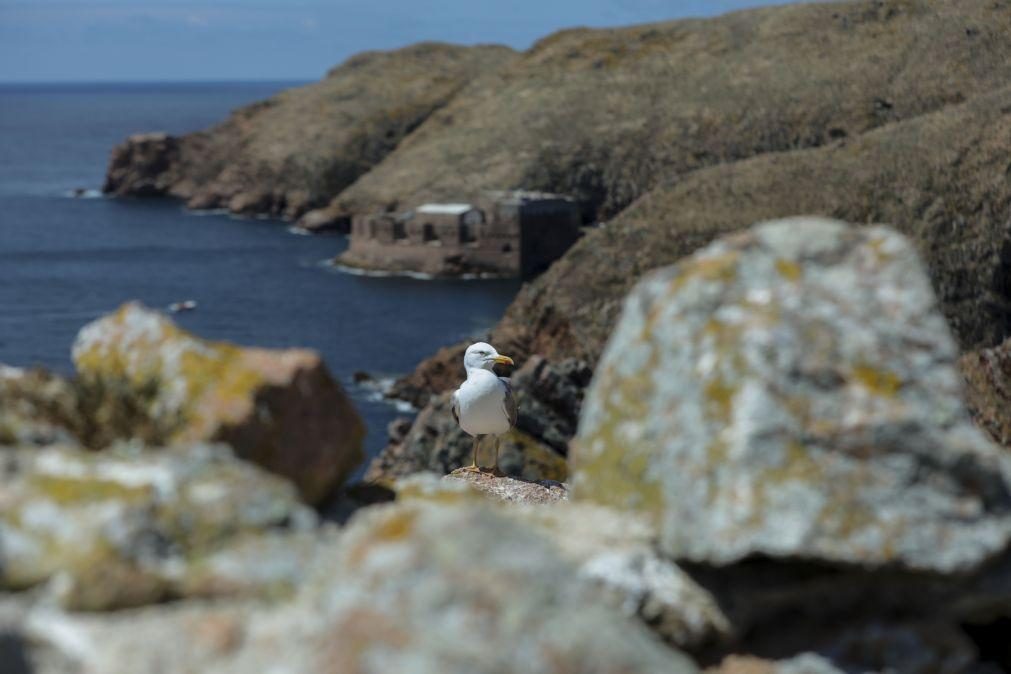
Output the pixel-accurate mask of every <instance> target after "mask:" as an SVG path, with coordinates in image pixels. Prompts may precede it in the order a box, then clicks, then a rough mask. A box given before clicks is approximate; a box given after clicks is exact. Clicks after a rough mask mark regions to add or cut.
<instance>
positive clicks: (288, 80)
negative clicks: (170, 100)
mask: <svg viewBox="0 0 1011 674" xmlns="http://www.w3.org/2000/svg"><path fill="white" fill-rule="evenodd" d="M321 79H323V78H322V77H317V78H315V79H313V78H306V77H270V78H245V77H241V78H240V77H235V78H231V77H214V78H190V79H183V78H164V79H161V78H157V79H150V80H138V79H109V80H101V79H96V80H91V79H81V80H56V79H54V80H0V87H2V86H53V85H62V86H88V85H147V84H293V83H298V84H305V83H310V82H318V81H320V80H321Z"/></svg>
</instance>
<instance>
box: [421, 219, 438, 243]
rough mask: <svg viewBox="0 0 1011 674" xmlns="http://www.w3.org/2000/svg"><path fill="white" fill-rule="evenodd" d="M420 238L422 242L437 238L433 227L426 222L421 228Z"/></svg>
mask: <svg viewBox="0 0 1011 674" xmlns="http://www.w3.org/2000/svg"><path fill="white" fill-rule="evenodd" d="M421 238H422V240H424V241H435V240H437V239H438V237H437V236H435V225H433V224H432V223H430V222H426V223H425V224H424V226H423V227H422V228H421Z"/></svg>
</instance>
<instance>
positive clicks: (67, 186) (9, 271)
mask: <svg viewBox="0 0 1011 674" xmlns="http://www.w3.org/2000/svg"><path fill="white" fill-rule="evenodd" d="M298 84H300V83H297V82H257V83H235V82H216V83H186V84H182V83H178V84H164V83H157V84H67V85H53V84H38V85H20V84H19V85H2V84H0V364H6V365H9V366H16V367H30V366H41V367H44V368H48V369H50V370H54V371H57V372H59V373H62V374H71V373H72V372H73V365H72V363H71V361H70V349H71V345H72V344H73V340H74V336H75V335H76V334H77V332H78V330H79V329H80V328H81V327H82V326H83V325H85V324H86V323H87V322H89V321H91V320H93V319H95V318H98V317H99V316H102V315H103V314H106V313H108V312H111V311H114V310H115V309H116V308H117V307H118V306H120V305H121V304H122V303H123V302H127V301H129V300H139V301H140V302H143V303H144V304H146V305H148V306H151V307H155V308H159V309H164V308H167V307H168V306H169V305H171V304H172V303H176V302H182V301H187V300H193V301H195V302H196V303H197V308H196V309H195V310H193V311H190V312H185V313H179V314H176V315H175V316H174V320H176V321H177V322H178V323H179V324H180V325H181V326H182V327H184V328H186V329H187V330H190V331H192V332H193V333H195V334H197V335H199V336H201V337H206V338H208V339H214V340H227V341H229V342H234V343H237V344H241V345H247V346H260V347H271V348H286V347H308V348H311V349H315V350H317V351H319V352H320V353H321V354H322V355H323V357H324V358H325V360H326V363H327V365H328V366H329V368H330V371H331V372H332V373H333V375H334V376H335V377H337V378H338V379H339V380H340V381H341V382H342V384H343V385H344V386H345V388H346V390H347V391H348V392H349V393H350V395H351V396H352V398H353V399H354V401H355V403H356V405H357V407H358V409H359V411H360V412H361V414H362V417H363V418H364V419H365V422H366V425H367V427H368V436H367V438H366V449H367V452H368V454H369V456H370V457H371V456H374V455H375V454H376V453H378V451H379V450H380V449H381V448H382V447H383V446H384V445H385V444H386V427H387V425H388V424H389V422H390V421H392V420H393V419H394V418H395V417H396V416H398V415H404V414H410V412H411V411H410V410H409V409H408V408H405V407H404V406H403V405H400V406H397V405H395V404H392V403H390V402H387V401H384V400H383V399H382V396H381V394H380V392H379V391H378V390H377V388H376V387H375V386H374V385H360V384H356V383H355V382H354V380H353V375H354V373H356V372H367V373H369V374H370V375H372V376H373V377H375V378H376V379H377V380H378V381H380V382H381V381H383V380H384V379H385V380H389V379H390V378H392V377H395V376H397V375H400V374H403V373H406V372H409V371H410V370H411V368H413V367H414V366H415V365H416V364H417V363H418V362H419V361H420V360H421V359H423V358H424V357H426V356H428V355H430V354H432V353H433V352H434V351H435V350H436V349H438V348H439V347H441V346H445V345H447V344H451V343H453V342H456V341H459V340H461V339H464V338H468V337H471V336H476V335H480V334H482V333H483V332H485V331H487V330H488V329H489V328H490V327H491V326H492V325H493V324H494V323H495V321H496V320H497V319H498V317H499V316H501V314H502V312H503V310H504V309H505V307H506V305H507V304H508V303H509V301H510V300H511V298H512V297H513V296H514V295H515V293H516V291H517V290H518V288H519V283H518V282H516V281H507V280H491V279H471V280H426V279H419V278H407V277H396V276H391V277H374V276H356V275H352V274H348V273H346V272H343V271H341V270H339V269H336V268H334V267H333V266H332V265H330V264H328V262H329V260H331V259H332V258H333V257H334V256H335V255H337V254H338V253H340V252H341V251H342V250H344V248H345V247H346V246H347V241H346V239H345V237H343V236H339V235H329V236H303V235H298V234H296V233H294V232H292V231H290V230H289V227H288V225H287V224H286V223H284V222H279V221H274V220H262V219H241V218H237V217H234V216H230V215H227V214H223V213H193V212H187V211H186V210H185V209H184V208H182V206H181V205H180V204H179V203H176V202H173V201H169V200H146V199H108V198H105V197H103V196H102V195H101V193H100V191H99V190H100V188H101V184H102V180H103V177H104V174H105V168H106V163H107V161H108V158H109V153H110V150H111V149H112V147H113V146H114V145H115V144H116V143H118V142H120V141H122V140H123V139H124V138H126V137H127V136H128V135H130V134H133V133H139V132H148V131H166V132H168V133H173V134H181V133H186V132H188V131H194V130H197V129H202V128H206V127H208V126H210V125H213V124H215V123H217V122H219V121H221V120H223V119H225V117H226V116H227V115H228V113H229V112H230V111H231V110H233V109H235V108H237V107H240V106H242V105H244V104H247V103H251V102H253V101H257V100H261V99H264V98H266V97H268V96H270V95H272V94H274V93H276V92H278V91H280V90H283V89H285V88H289V87H292V86H296V85H298ZM81 191H83V195H80V196H75V192H78V193H81Z"/></svg>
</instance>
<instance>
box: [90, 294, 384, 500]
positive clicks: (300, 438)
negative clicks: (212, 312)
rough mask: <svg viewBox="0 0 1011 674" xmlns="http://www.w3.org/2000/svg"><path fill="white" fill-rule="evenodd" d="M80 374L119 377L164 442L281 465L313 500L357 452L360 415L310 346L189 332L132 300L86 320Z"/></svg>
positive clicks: (355, 460) (340, 477)
mask: <svg viewBox="0 0 1011 674" xmlns="http://www.w3.org/2000/svg"><path fill="white" fill-rule="evenodd" d="M73 358H74V364H75V366H76V367H77V370H78V372H79V374H80V377H81V379H82V381H85V382H89V381H90V382H96V381H97V382H107V383H110V384H114V385H118V386H126V387H128V388H129V389H130V390H132V391H135V392H136V395H137V396H138V397H139V398H140V399H143V400H146V401H148V402H147V406H148V413H149V415H150V416H151V417H152V418H155V419H158V420H159V421H160V424H161V425H162V426H168V427H169V428H170V429H171V431H170V432H169V433H168V436H169V437H168V441H169V442H173V443H174V442H194V441H215V442H225V443H227V444H229V445H231V446H232V447H233V448H234V449H235V452H236V454H238V455H239V456H240V457H242V458H244V459H247V460H250V461H254V462H255V463H257V464H259V465H261V466H263V467H264V468H266V469H267V470H270V471H272V472H275V473H278V474H280V475H283V476H285V477H287V478H289V479H291V480H292V481H294V482H295V484H296V485H297V486H298V488H299V491H300V492H301V494H302V495H303V497H304V498H305V499H306V500H308V501H309V502H311V503H318V502H320V501H322V500H323V499H325V498H326V497H327V496H328V495H330V494H331V493H332V492H333V490H334V489H335V488H336V487H337V486H339V485H340V484H341V483H342V482H343V481H344V479H345V478H346V477H347V476H348V475H349V474H350V473H351V472H352V471H353V470H354V469H355V467H356V466H357V465H358V464H359V463H360V462H361V461H362V459H363V453H362V439H363V437H364V433H365V431H364V425H363V423H362V421H361V418H360V417H359V416H358V413H357V412H356V411H355V409H354V407H353V405H352V403H351V401H350V400H349V398H348V397H347V395H346V394H345V393H344V391H343V390H342V389H341V386H340V384H338V383H337V382H336V381H334V379H333V378H332V377H331V376H330V374H329V372H328V371H327V368H326V366H325V364H324V363H323V361H322V359H321V358H320V356H319V355H318V354H316V353H314V352H312V351H307V350H301V349H292V350H286V351H272V350H267V349H254V348H240V347H238V346H235V345H232V344H227V343H222V342H210V341H206V340H203V339H199V338H197V337H194V336H193V335H191V334H189V333H187V332H186V331H184V330H182V329H180V328H179V327H177V326H176V325H175V324H173V323H172V322H171V321H170V320H169V319H168V318H166V317H165V316H163V315H162V314H160V313H158V312H155V311H151V310H149V309H146V308H144V307H143V306H141V305H139V304H135V303H130V304H126V305H124V306H123V307H121V308H120V309H119V311H117V312H116V313H114V314H112V315H109V316H106V317H104V318H101V319H99V320H97V321H95V322H94V323H91V324H89V325H87V326H85V327H84V328H83V329H82V330H81V332H80V333H79V334H78V336H77V340H76V341H75V342H74V348H73Z"/></svg>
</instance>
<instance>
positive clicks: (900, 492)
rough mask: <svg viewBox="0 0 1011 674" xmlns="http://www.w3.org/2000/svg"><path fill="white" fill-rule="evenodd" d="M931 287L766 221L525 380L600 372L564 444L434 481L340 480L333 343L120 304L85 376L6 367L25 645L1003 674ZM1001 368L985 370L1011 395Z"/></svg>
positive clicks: (1, 378)
mask: <svg viewBox="0 0 1011 674" xmlns="http://www.w3.org/2000/svg"><path fill="white" fill-rule="evenodd" d="M938 306H939V305H938V303H937V300H936V297H935V295H934V292H933V290H932V288H931V284H930V281H929V278H928V276H927V274H926V271H925V267H924V265H923V263H922V261H921V259H920V257H919V255H918V254H917V252H916V249H915V246H914V245H913V243H912V242H911V241H910V240H909V239H907V238H905V237H903V236H902V235H900V234H899V233H898V232H897V231H896V230H894V229H891V228H888V227H883V226H875V227H856V226H852V225H847V224H844V223H841V222H838V221H831V220H825V219H817V218H796V219H788V220H780V221H774V222H767V223H760V224H758V225H756V226H754V227H753V228H750V229H748V230H745V231H742V232H740V233H737V234H734V235H730V236H727V237H723V238H721V239H719V240H718V241H716V242H714V243H713V244H712V245H710V246H708V247H706V248H704V249H702V250H700V251H699V252H697V253H695V254H694V255H691V256H688V257H686V258H684V259H682V260H681V261H680V262H678V263H677V264H675V265H673V266H670V267H668V268H664V269H661V270H658V271H656V272H654V273H653V274H651V275H649V276H648V277H647V278H646V279H645V280H643V281H642V282H641V283H639V284H638V285H637V286H636V287H635V288H634V289H633V291H632V292H631V293H630V295H629V296H628V298H627V299H626V300H625V302H624V309H623V311H622V314H621V317H620V320H619V322H618V326H617V328H616V330H615V332H614V334H613V336H612V338H611V340H610V341H609V344H608V346H607V349H606V351H605V352H604V354H603V355H602V357H601V360H600V362H599V364H598V366H597V369H596V373H595V375H594V376H593V378H592V381H591V382H588V384H583V383H582V380H581V378H582V377H583V376H586V374H585V373H586V372H587V368H586V366H585V365H583V366H579V367H574V368H572V369H563V370H558V369H554V368H551V367H550V366H549V364H548V363H547V362H546V361H545V360H543V359H540V358H533V359H531V360H530V361H529V362H528V363H526V364H525V365H524V366H523V367H522V368H521V369H520V371H519V372H518V373H517V375H516V379H517V380H519V381H521V382H522V381H527V382H528V386H530V387H533V388H534V389H536V390H541V391H548V392H553V393H554V394H555V395H561V394H562V393H564V392H565V391H566V390H567V388H566V387H576V389H578V390H582V389H580V388H579V387H580V386H582V387H583V388H585V390H586V399H585V402H584V403H583V404H582V405H580V408H581V409H579V410H576V411H573V410H571V409H569V410H567V411H566V410H562V409H561V408H559V407H555V408H553V410H552V413H554V414H556V415H558V416H557V418H556V421H555V422H554V423H555V424H556V425H557V429H556V430H558V429H565V430H564V432H563V431H562V430H558V432H559V436H558V437H559V438H561V437H562V436H563V435H564V434H565V433H567V432H568V429H569V426H567V425H565V424H568V423H570V419H569V417H568V415H569V414H575V417H576V419H575V421H574V422H572V423H575V425H576V426H577V430H576V431H575V439H574V440H573V442H571V443H568V444H567V451H568V457H567V459H565V458H561V459H559V463H557V464H552V463H550V462H548V463H538V461H541V460H543V459H538V457H540V456H541V455H540V454H539V453H538V450H537V449H536V448H533V447H531V446H529V445H525V444H521V445H519V446H515V447H514V448H513V449H511V450H510V452H511V453H507V454H506V455H504V457H503V459H504V460H503V462H502V466H503V468H504V469H505V470H506V472H507V473H512V474H513V475H514V476H509V475H491V474H488V473H473V472H465V471H464V472H460V471H458V472H454V473H451V474H449V475H446V476H445V477H440V475H441V474H443V473H448V472H450V471H449V470H447V467H449V466H451V465H452V462H453V461H452V457H453V453H452V451H450V450H449V449H448V448H444V449H443V450H441V453H440V454H439V456H441V457H442V458H441V459H440V461H442V462H443V463H437V464H436V465H431V464H429V465H417V466H416V467H415V469H414V470H413V471H411V474H409V475H408V474H401V475H398V476H397V477H395V478H393V479H384V482H385V484H386V486H380V485H378V484H372V485H357V486H355V485H351V486H348V485H346V484H345V481H346V477H347V475H348V474H349V472H350V471H351V470H353V468H354V467H355V466H356V465H357V464H358V463H359V462H360V461H361V460H362V456H361V453H360V451H361V450H360V443H361V425H360V421H358V419H357V415H356V414H355V413H354V410H353V408H351V407H350V404H349V403H348V401H347V398H346V396H345V395H344V394H343V392H342V391H341V390H340V387H339V386H338V385H337V384H336V383H335V382H334V381H333V380H332V379H331V378H330V377H329V375H328V374H327V373H326V372H325V369H320V367H321V366H320V365H319V363H318V358H317V359H314V356H313V355H312V354H309V353H307V352H301V351H266V350H260V349H245V348H242V347H237V346H233V345H228V344H220V343H210V342H205V341H202V340H199V339H198V338H196V337H193V336H192V335H189V334H187V333H185V332H183V331H182V330H180V329H179V328H177V327H175V326H174V325H172V324H171V322H169V321H168V319H167V318H165V317H163V316H161V315H159V314H157V313H155V312H152V311H150V310H147V309H145V308H143V307H141V306H139V305H126V306H124V307H123V308H122V309H121V310H120V311H119V312H117V313H115V314H112V315H110V316H107V317H105V318H102V319H99V320H97V321H95V322H94V323H92V324H90V325H88V326H85V327H84V328H83V329H82V330H81V333H80V335H79V337H78V339H77V342H76V344H75V348H74V359H75V363H76V366H77V369H78V376H77V377H76V378H75V379H73V380H63V379H60V378H57V377H54V376H52V375H47V374H45V373H42V372H29V371H22V370H15V369H13V368H3V369H0V462H2V466H3V472H2V478H0V503H2V504H3V506H4V507H3V509H2V510H0V543H2V545H0V634H2V635H3V639H4V643H5V644H6V646H5V648H7V649H8V650H7V652H9V653H10V654H11V655H10V657H12V658H14V659H15V660H16V661H17V662H20V663H23V666H24V668H26V670H27V671H32V672H37V673H38V674H69V673H70V672H75V673H82V672H83V673H84V674H92V673H95V674H98V673H99V672H101V673H103V674H109V673H111V674H115V673H116V672H134V671H166V672H175V671H201V672H209V673H211V674H213V673H215V672H222V673H225V672H242V671H250V669H251V668H252V669H264V668H268V669H269V668H271V667H280V668H282V669H280V670H278V671H282V670H283V671H288V672H292V673H300V672H319V671H333V672H346V671H361V672H375V673H376V674H379V672H387V671H390V670H391V669H392V670H394V671H425V672H428V671H430V672H433V673H434V672H437V671H438V672H446V671H451V672H461V674H462V673H463V672H489V673H491V672H545V673H548V672H556V671H559V668H561V669H563V670H565V669H568V670H571V671H581V672H600V673H601V674H617V673H618V672H623V673H626V672H644V673H646V672H649V673H653V672H661V671H662V672H685V673H686V674H691V673H693V672H697V671H700V668H706V667H708V668H709V669H707V670H706V671H712V672H726V673H728V674H729V673H732V672H752V671H755V672H784V673H786V672H794V673H800V674H819V673H824V674H832V673H837V672H848V671H874V672H878V671H880V672H885V671H902V672H925V673H934V672H937V673H941V674H948V673H951V674H970V673H975V672H989V671H1000V670H998V669H995V668H997V667H1004V666H1007V665H1008V664H1009V663H1008V661H1007V660H1005V659H1002V657H1003V656H1001V655H1000V648H1001V646H1000V644H1001V643H1002V642H1001V639H1002V637H1000V636H995V635H999V634H1000V627H999V626H1000V625H1002V624H1004V622H1003V621H1006V620H1008V619H1011V595H1009V594H1008V587H1009V585H1008V569H1011V453H1008V451H1007V449H1006V448H1004V447H1000V446H999V445H997V444H996V443H994V442H992V441H991V440H990V439H989V438H988V436H987V435H986V434H985V433H984V432H983V431H982V430H980V429H979V428H978V427H977V426H975V425H974V424H973V422H972V421H971V419H970V415H969V408H968V407H967V406H966V403H965V402H964V401H963V398H962V396H963V388H962V379H961V376H960V374H959V371H958V363H959V361H958V350H957V347H956V343H955V341H954V339H953V337H952V334H951V332H950V331H949V328H948V326H947V324H946V322H945V319H944V317H943V315H942V314H941V313H940V311H939V310H938ZM999 358H1000V355H999V353H998V352H994V353H990V352H988V353H986V354H981V355H980V356H978V357H974V358H969V359H965V358H963V361H962V367H963V368H966V367H968V366H967V365H966V360H968V361H969V363H970V364H971V365H972V367H973V368H975V369H973V370H971V371H973V372H981V373H984V374H985V379H986V381H987V382H989V386H990V388H991V389H993V390H1003V388H1004V387H1005V385H1006V383H1007V382H1006V381H1005V380H1006V376H1005V375H1004V374H1002V372H1003V370H1002V369H1001V368H999V367H996V366H993V365H992V364H993V363H995V362H998V363H999V362H1000V361H999ZM985 364H991V366H989V367H985V368H984V367H983V365H985ZM563 397H564V396H563ZM990 399H992V398H975V400H976V402H974V403H973V409H974V410H976V411H977V413H978V412H979V411H980V410H982V409H984V408H983V407H982V403H981V402H980V401H982V400H990ZM521 409H524V403H523V402H522V401H521ZM524 412H525V414H528V415H530V416H531V417H536V418H540V419H541V420H542V421H544V420H546V419H549V418H551V417H550V415H549V414H547V413H546V412H545V411H544V410H541V409H539V408H537V407H536V406H535V405H534V404H533V403H531V404H530V405H527V406H526V407H525V409H524ZM563 412H564V413H563ZM289 424H295V425H296V426H294V427H293V426H290V425H289ZM96 429H100V430H101V431H102V432H101V433H98V432H97V431H96ZM412 431H413V429H412ZM526 432H527V431H523V430H521V431H520V433H521V434H522V433H526ZM545 435H550V434H549V433H545ZM509 442H515V440H510V441H509ZM250 443H252V444H250ZM511 446H512V445H511ZM545 451H552V452H555V453H556V455H557V456H561V454H560V453H558V452H557V451H556V450H555V449H552V448H550V447H548V448H547V449H546V450H545ZM446 452H449V453H448V454H447V453H446ZM507 457H508V458H507ZM324 459H325V460H324ZM321 460H322V461H323V463H320V461H321ZM331 466H341V468H339V469H338V470H331V469H330V467H331ZM342 486H343V487H344V488H343V489H342ZM313 505H316V506H317V507H316V508H314V507H313Z"/></svg>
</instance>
